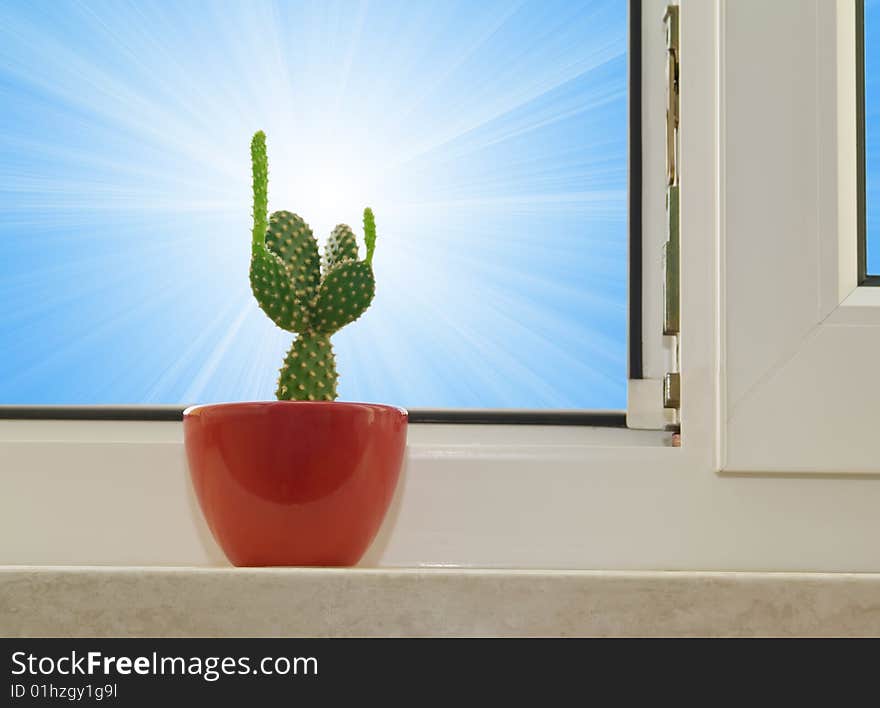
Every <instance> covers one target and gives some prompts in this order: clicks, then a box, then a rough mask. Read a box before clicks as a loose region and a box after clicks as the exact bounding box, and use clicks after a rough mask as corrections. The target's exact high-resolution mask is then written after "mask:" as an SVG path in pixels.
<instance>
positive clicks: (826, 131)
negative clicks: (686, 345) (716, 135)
mask: <svg viewBox="0 0 880 708" xmlns="http://www.w3.org/2000/svg"><path fill="white" fill-rule="evenodd" d="M758 6H759V7H760V21H756V20H757V15H758V9H757V8H758ZM720 27H721V32H720V34H719V36H720V38H721V40H722V41H721V45H720V48H719V49H720V71H719V101H720V103H721V106H722V107H723V110H722V116H723V123H722V124H721V126H720V143H719V145H720V149H721V150H720V155H719V159H720V162H721V165H720V167H721V169H720V175H721V183H720V185H719V197H720V203H719V237H720V244H721V247H720V283H719V292H720V298H721V302H720V304H721V317H720V320H719V321H720V325H721V328H720V337H721V347H720V353H721V368H720V373H721V380H720V384H721V386H720V388H721V391H720V393H721V398H722V405H721V409H720V410H721V420H720V427H721V430H720V433H721V448H720V462H719V466H720V467H721V468H722V469H724V470H726V471H731V472H777V473H822V474H841V473H851V474H860V473H870V474H876V473H880V445H878V441H880V437H878V435H877V432H878V425H877V422H878V415H877V405H876V401H878V400H880V398H878V397H880V377H878V376H877V361H878V357H877V352H880V292H878V290H877V289H876V288H872V287H858V282H857V277H858V273H857V266H858V258H857V243H858V237H859V234H858V227H857V213H858V212H857V209H858V206H857V205H858V198H857V179H856V175H857V152H856V150H857V147H856V135H857V131H856V90H857V87H856V71H855V67H856V65H855V56H856V54H855V46H856V44H855V38H856V35H855V32H856V0H812V1H810V2H803V1H802V0H774V2H772V3H766V2H757V0H736V1H735V2H730V1H729V2H725V3H723V4H722V12H721V21H720ZM795 67H797V68H798V69H799V70H798V71H796V70H795ZM781 87H784V88H782V89H781ZM746 165H753V166H754V169H746V168H745V166H746Z"/></svg>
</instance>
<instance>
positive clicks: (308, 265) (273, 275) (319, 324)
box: [250, 131, 376, 401]
mask: <svg viewBox="0 0 880 708" xmlns="http://www.w3.org/2000/svg"><path fill="white" fill-rule="evenodd" d="M251 161H252V164H253V191H254V215H253V216H254V229H253V240H252V244H251V269H250V280H251V290H252V291H253V293H254V297H255V298H256V299H257V303H258V304H259V305H260V308H261V309H262V310H263V312H265V313H266V314H267V315H268V316H269V318H270V319H271V320H272V321H273V322H274V323H275V324H276V325H278V326H279V327H281V329H284V330H287V331H289V332H294V333H296V335H297V336H296V338H295V339H294V341H293V344H292V345H291V347H290V350H289V351H288V352H287V356H286V357H285V358H284V364H283V365H282V366H281V371H280V373H279V376H278V388H277V390H276V391H275V395H276V396H277V398H278V400H296V401H332V400H335V399H336V395H337V393H336V384H337V381H338V378H339V375H338V374H337V372H336V358H335V356H334V355H333V347H332V345H331V344H330V337H331V336H332V335H333V334H334V333H335V332H337V331H339V330H340V329H342V328H343V327H345V325H347V324H349V323H351V322H354V321H355V320H356V319H358V317H360V316H361V315H362V314H364V312H365V311H366V309H367V308H368V307H369V306H370V303H371V302H372V301H373V295H374V294H375V291H376V283H375V279H374V278H373V266H372V262H373V251H374V250H375V247H376V222H375V219H374V218H373V212H372V210H370V209H369V208H367V209H364V240H365V243H366V250H367V255H366V258H365V259H364V260H362V261H360V260H358V244H357V240H356V239H355V235H354V232H353V231H352V230H351V229H350V228H349V227H348V226H346V225H345V224H339V226H337V227H336V228H335V229H333V232H332V233H331V234H330V237H329V238H328V239H327V243H326V245H325V246H324V256H323V258H320V257H319V255H318V243H317V241H316V240H315V237H314V235H313V234H312V230H311V229H310V228H309V226H308V224H306V222H305V221H303V219H302V218H301V217H299V216H297V215H296V214H292V213H291V212H289V211H276V212H274V213H273V214H272V215H271V216H268V217H267V213H268V182H269V168H268V158H267V155H266V136H265V134H264V133H263V132H262V131H259V132H257V133H256V134H255V135H254V138H253V140H252V141H251Z"/></svg>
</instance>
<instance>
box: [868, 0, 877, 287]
mask: <svg viewBox="0 0 880 708" xmlns="http://www.w3.org/2000/svg"><path fill="white" fill-rule="evenodd" d="M878 41H880V0H865V207H866V210H867V215H866V216H867V220H866V223H867V239H868V244H867V263H866V265H867V271H868V273H869V274H871V275H880V201H878V198H880V43H878Z"/></svg>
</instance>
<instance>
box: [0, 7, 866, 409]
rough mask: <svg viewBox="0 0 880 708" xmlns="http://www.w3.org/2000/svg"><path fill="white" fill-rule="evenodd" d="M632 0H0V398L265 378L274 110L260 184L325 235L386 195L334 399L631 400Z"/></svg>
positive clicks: (270, 349)
mask: <svg viewBox="0 0 880 708" xmlns="http://www.w3.org/2000/svg"><path fill="white" fill-rule="evenodd" d="M876 7H877V3H869V11H868V13H867V14H868V16H869V18H871V20H870V21H871V25H870V26H873V24H875V23H876V15H877V12H876V10H875V9H874V8H876ZM626 12H627V8H626V3H625V2H623V1H622V0H608V1H606V2H600V1H595V0H590V1H583V2H576V1H573V0H555V1H548V0H536V1H533V2H511V1H510V0H507V1H504V2H489V1H483V2H471V1H470V0H467V1H461V2H452V1H450V0H437V1H436V2H428V1H425V2H411V1H409V0H407V1H400V2H392V1H389V0H382V1H381V2H371V3H367V2H363V3H357V2H350V1H348V0H346V1H344V2H330V1H328V2H282V1H277V2H273V3H260V2H253V1H248V2H207V1H206V2H183V3H171V2H158V1H153V2H125V3H121V2H117V1H116V0H107V1H106V2H95V1H92V2H88V3H81V2H66V1H61V0H52V1H51V2H49V1H43V2H19V3H3V4H2V5H0V104H2V106H3V110H2V111H0V170H2V179H0V365H2V368H3V372H4V373H3V375H2V376H0V403H2V404H158V403H162V404H177V403H181V404H182V403H193V402H213V401H230V400H249V399H265V398H272V397H273V396H274V388H275V379H276V375H277V370H278V367H279V366H280V364H281V362H282V359H283V357H284V353H285V352H286V350H287V348H288V347H289V345H290V341H291V339H292V335H291V334H290V333H287V332H283V331H280V330H278V329H277V328H275V326H274V325H273V324H272V323H271V322H270V321H269V319H268V318H267V317H266V316H265V315H264V314H263V313H262V312H261V311H260V310H259V309H258V307H257V305H256V303H255V302H254V300H253V297H252V295H251V293H250V289H249V283H248V275H247V273H248V258H249V252H250V210H251V204H250V198H251V197H250V164H249V152H248V150H249V142H250V137H251V135H252V134H253V132H254V131H255V130H258V129H263V130H265V131H266V134H267V136H268V148H269V169H270V182H269V199H270V204H269V206H270V209H289V210H291V211H295V212H297V213H299V214H301V215H302V216H303V217H304V218H305V219H306V221H308V222H309V223H310V225H311V226H312V228H313V229H314V231H315V233H316V235H317V236H318V237H319V239H320V241H321V242H323V240H324V239H325V238H326V236H327V235H328V234H329V233H330V230H331V229H332V228H333V226H334V225H335V224H336V223H339V222H346V223H350V224H351V225H352V226H353V227H355V231H356V232H357V233H358V235H359V238H362V231H361V226H360V218H359V217H360V213H361V210H362V209H363V207H365V206H367V205H369V206H371V207H372V208H373V210H374V212H375V214H376V222H377V225H378V243H377V248H376V253H375V259H374V266H375V270H376V278H377V295H376V299H375V301H374V303H373V305H372V307H371V308H370V310H368V311H367V313H366V314H365V315H364V316H363V317H362V318H361V320H359V321H358V322H356V323H354V324H352V325H349V326H348V327H347V328H345V329H343V330H342V331H341V332H339V333H338V334H337V335H336V336H335V337H334V346H335V349H336V352H337V357H338V368H339V371H340V386H339V391H340V398H342V399H347V400H370V401H382V402H388V403H395V404H400V405H405V406H411V407H452V408H468V407H483V408H530V409H558V408H575V409H579V408H623V407H624V406H625V392H626V319H627V313H626V293H627V284H626V264H627V256H626V254H627V238H626V165H627V100H626V96H627V86H626V27H627V22H626ZM875 75H876V74H875ZM869 105H870V106H874V105H877V100H876V99H874V100H872V101H870V102H869ZM874 114H875V113H874V112H871V111H869V116H870V115H874ZM874 125H876V123H875V124H874ZM872 136H873V133H871V132H870V131H869V137H871V139H870V140H869V146H870V145H872V144H876V140H873V137H872ZM872 140H873V142H872ZM873 185H874V182H870V183H869V187H870V188H871V189H874V187H873ZM869 202H870V200H869ZM873 213H874V212H872V214H873ZM872 219H873V220H872V222H871V223H872V224H874V223H875V222H876V219H875V218H873V217H872ZM872 229H873V233H874V234H876V228H874V227H873V226H872ZM362 247H363V246H362ZM877 251H878V249H876V248H875V249H873V251H872V253H873V258H874V259H875V260H874V262H875V263H877V259H880V254H878V253H877ZM875 270H876V271H877V272H880V269H876V268H875Z"/></svg>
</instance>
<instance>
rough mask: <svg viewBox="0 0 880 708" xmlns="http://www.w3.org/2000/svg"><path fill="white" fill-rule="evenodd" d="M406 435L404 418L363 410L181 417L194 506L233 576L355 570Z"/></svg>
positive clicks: (212, 409) (285, 406)
mask: <svg viewBox="0 0 880 708" xmlns="http://www.w3.org/2000/svg"><path fill="white" fill-rule="evenodd" d="M406 425H407V413H406V411H404V410H401V409H400V408H393V407H391V406H379V405H370V404H365V403H337V402H332V403H327V402H314V403H311V402H298V401H296V402H294V401H273V402H266V403H224V404H218V405H208V406H195V407H193V408H188V409H187V410H186V411H184V414H183V431H184V439H185V441H186V454H187V459H188V461H189V470H190V475H191V477H192V481H193V485H194V487H195V491H196V495H197V496H198V499H199V504H200V505H201V507H202V511H203V512H204V514H205V518H206V519H207V521H208V526H209V527H210V528H211V532H212V533H213V534H214V538H215V539H217V543H219V544H220V547H221V548H222V549H223V551H224V552H225V553H226V557H227V558H229V560H230V561H231V562H232V563H233V564H234V565H237V566H267V565H322V566H326V565H354V564H355V563H357V562H358V561H359V560H360V558H361V556H363V554H364V552H365V551H366V550H367V547H368V546H369V545H370V543H371V542H372V540H373V538H374V537H375V535H376V532H377V531H378V530H379V526H380V525H381V524H382V519H383V518H384V517H385V514H386V512H387V511H388V505H389V504H390V503H391V497H392V496H393V494H394V488H395V487H396V485H397V480H398V477H399V476H400V467H401V463H402V461H403V454H404V449H405V447H406Z"/></svg>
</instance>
